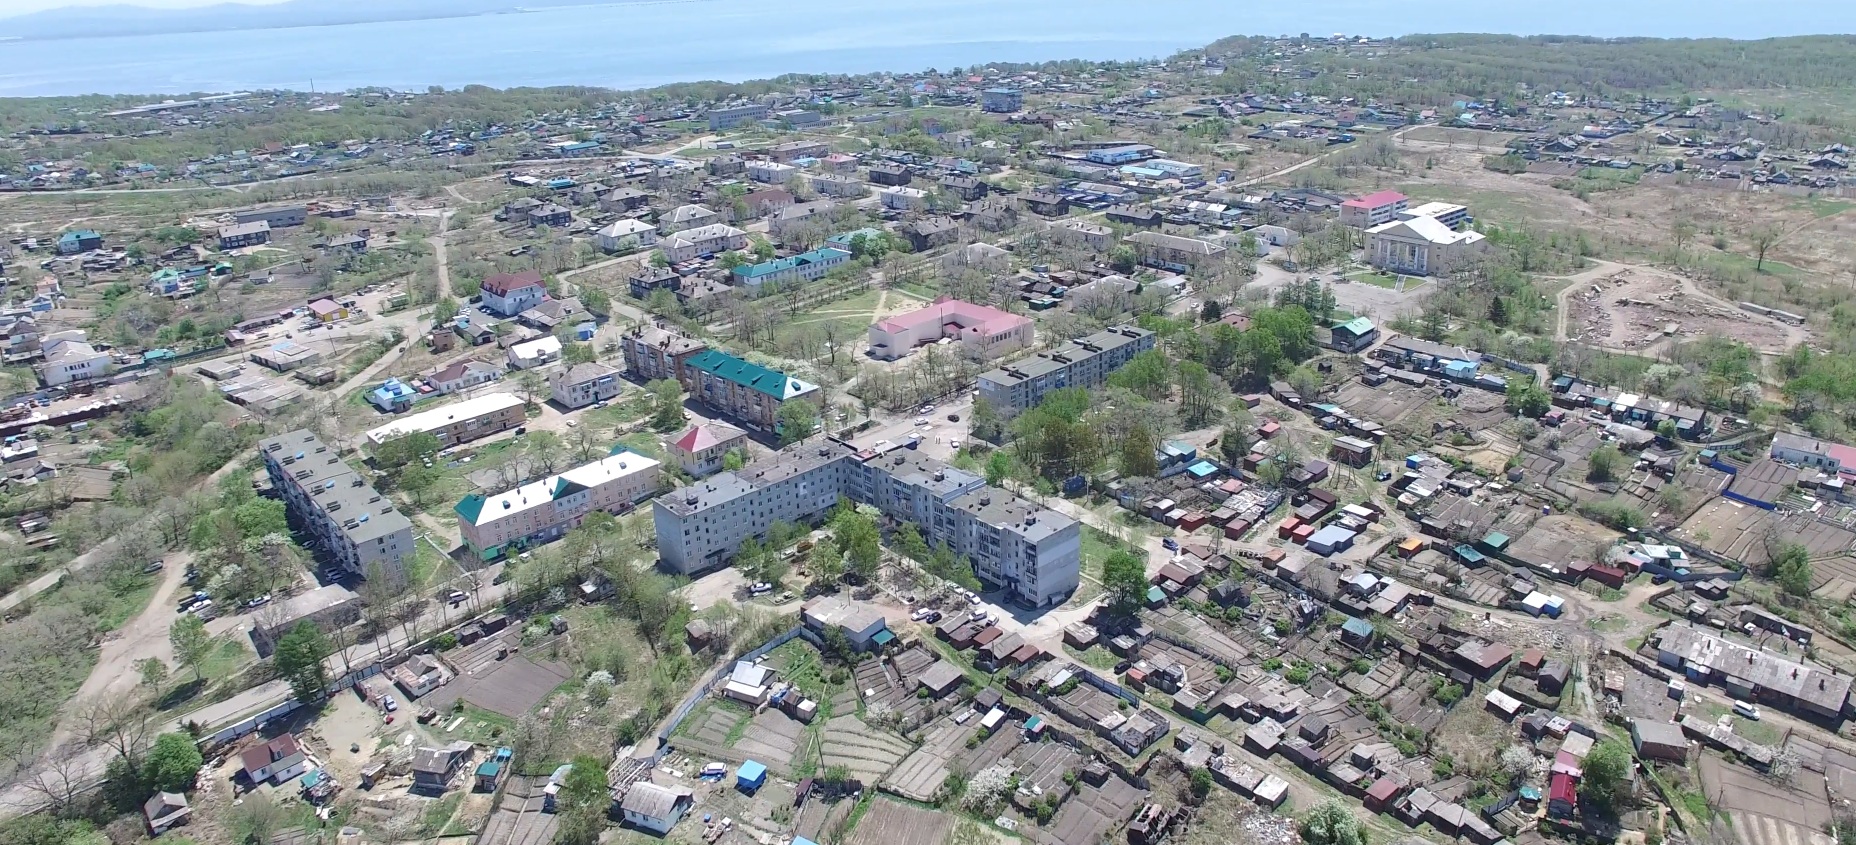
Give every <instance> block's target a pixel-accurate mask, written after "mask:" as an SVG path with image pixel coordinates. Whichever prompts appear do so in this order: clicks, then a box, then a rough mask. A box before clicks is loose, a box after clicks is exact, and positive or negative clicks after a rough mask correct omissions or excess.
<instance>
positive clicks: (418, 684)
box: [389, 654, 451, 699]
mask: <svg viewBox="0 0 1856 845" xmlns="http://www.w3.org/2000/svg"><path fill="white" fill-rule="evenodd" d="M389 674H390V675H392V676H393V683H394V685H395V686H398V687H399V688H400V690H401V691H402V692H404V693H406V696H407V697H408V698H415V699H416V698H419V697H420V696H423V695H429V694H430V693H431V692H432V690H435V689H438V688H439V687H441V686H444V683H445V681H447V680H450V678H451V673H450V672H447V671H446V670H445V667H444V664H442V663H439V662H438V658H436V657H433V656H432V655H429V654H415V655H413V656H412V657H409V658H407V659H406V660H405V662H403V663H401V664H400V665H398V666H395V667H393V670H392V671H391V672H390V673H389Z"/></svg>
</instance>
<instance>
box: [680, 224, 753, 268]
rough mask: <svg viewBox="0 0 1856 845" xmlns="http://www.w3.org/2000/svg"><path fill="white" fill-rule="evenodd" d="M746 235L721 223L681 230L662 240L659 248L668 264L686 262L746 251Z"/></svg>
mask: <svg viewBox="0 0 1856 845" xmlns="http://www.w3.org/2000/svg"><path fill="white" fill-rule="evenodd" d="M747 245H748V233H746V232H743V231H741V230H740V229H737V228H735V227H733V226H729V225H727V224H723V223H711V224H709V225H706V226H698V227H696V228H694V229H683V230H679V231H677V232H676V233H674V234H672V235H670V236H669V237H666V238H664V240H663V242H662V243H661V245H660V248H661V249H662V250H663V251H664V257H665V258H667V259H669V260H670V263H672V264H676V263H678V262H683V261H688V260H690V259H692V258H701V257H704V256H709V255H716V254H718V253H723V252H727V251H729V250H731V249H746V248H747Z"/></svg>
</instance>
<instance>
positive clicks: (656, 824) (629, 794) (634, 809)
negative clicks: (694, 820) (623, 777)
mask: <svg viewBox="0 0 1856 845" xmlns="http://www.w3.org/2000/svg"><path fill="white" fill-rule="evenodd" d="M695 803H696V799H695V798H694V797H693V793H691V792H690V790H689V789H687V788H685V787H675V788H672V787H668V786H658V785H657V784H655V783H652V782H650V781H648V780H643V781H639V782H637V783H634V784H632V785H631V786H630V787H629V788H627V789H626V790H625V798H624V800H621V801H620V802H619V812H620V814H621V815H622V816H624V818H625V823H626V824H629V825H631V826H633V827H636V828H638V829H640V830H648V831H650V832H652V833H655V834H657V835H659V836H664V835H666V834H669V833H670V829H671V828H672V827H674V826H675V825H676V823H677V822H678V821H681V820H682V818H683V814H684V813H687V812H689V810H690V807H692V806H694V805H695Z"/></svg>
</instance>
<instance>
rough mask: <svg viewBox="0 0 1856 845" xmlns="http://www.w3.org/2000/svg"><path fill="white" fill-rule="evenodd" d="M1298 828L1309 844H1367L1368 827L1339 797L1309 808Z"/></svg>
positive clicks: (1304, 840) (1303, 839) (1303, 838)
mask: <svg viewBox="0 0 1856 845" xmlns="http://www.w3.org/2000/svg"><path fill="white" fill-rule="evenodd" d="M1296 830H1297V831H1299V832H1300V833H1301V834H1302V841H1303V842H1306V843H1308V845H1367V841H1366V828H1365V827H1364V826H1362V825H1361V824H1360V819H1359V818H1358V817H1356V816H1355V815H1354V814H1353V810H1352V809H1350V808H1348V806H1347V805H1346V804H1344V803H1341V801H1340V800H1339V799H1337V798H1329V799H1327V800H1326V801H1322V802H1321V803H1319V804H1316V805H1315V806H1313V807H1311V808H1309V810H1308V812H1307V813H1304V814H1303V815H1302V820H1301V822H1300V823H1299V824H1297V825H1296Z"/></svg>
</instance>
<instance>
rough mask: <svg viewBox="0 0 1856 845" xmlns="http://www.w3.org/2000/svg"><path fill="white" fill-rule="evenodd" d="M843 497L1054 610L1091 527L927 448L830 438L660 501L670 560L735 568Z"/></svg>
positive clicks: (661, 547) (684, 569)
mask: <svg viewBox="0 0 1856 845" xmlns="http://www.w3.org/2000/svg"><path fill="white" fill-rule="evenodd" d="M840 497H844V498H849V499H851V500H853V501H857V502H862V503H865V504H869V505H873V506H875V507H876V508H877V509H878V510H881V511H882V512H883V514H884V516H886V517H888V518H890V519H892V520H895V521H896V522H898V523H910V524H913V525H915V526H917V527H918V528H919V529H920V530H921V532H922V537H923V539H925V540H927V541H928V543H929V544H930V545H934V544H938V543H943V542H945V543H947V545H948V548H950V549H952V550H953V551H954V553H955V554H956V555H959V556H960V557H961V558H962V559H964V560H967V561H969V562H970V563H971V564H972V566H973V572H974V574H975V575H978V576H979V578H980V579H981V580H982V581H984V582H986V583H988V584H992V585H997V586H1000V587H1003V588H1005V589H1007V590H1009V591H1010V592H1011V593H1012V594H1013V595H1014V596H1015V597H1016V598H1018V599H1019V600H1021V601H1022V602H1024V603H1026V604H1029V605H1032V606H1035V607H1045V606H1049V605H1053V604H1057V603H1060V602H1062V601H1063V600H1064V599H1065V598H1067V597H1068V596H1069V595H1070V594H1071V593H1072V592H1074V591H1075V590H1076V586H1077V583H1078V578H1079V577H1080V572H1081V561H1082V558H1081V555H1082V529H1081V526H1080V525H1079V524H1078V523H1077V522H1076V521H1075V520H1073V519H1070V518H1069V517H1066V516H1064V515H1062V514H1060V513H1057V512H1056V511H1052V510H1049V509H1047V508H1045V507H1043V506H1041V505H1037V504H1035V503H1032V502H1029V501H1026V500H1024V499H1021V498H1019V497H1017V496H1015V495H1013V494H1012V493H1010V492H1007V491H1005V490H1001V489H999V488H997V487H989V486H987V485H986V482H985V479H983V478H981V477H980V476H977V475H974V474H973V473H970V472H966V471H964V470H960V469H957V468H955V467H952V466H949V465H948V464H946V463H943V462H941V461H938V460H935V459H933V458H930V457H927V456H925V455H922V454H920V453H917V452H914V451H910V450H903V449H897V450H892V451H889V452H885V453H878V452H875V451H871V450H858V449H856V448H855V447H852V446H850V445H849V444H845V443H841V442H838V441H825V442H823V443H821V444H819V445H809V446H807V447H805V448H802V449H797V450H791V451H787V452H782V453H780V454H778V455H775V456H774V457H772V458H769V459H766V460H762V461H757V462H755V463H752V464H749V465H748V466H746V467H744V468H742V469H741V470H739V471H736V472H725V473H722V474H720V475H717V476H715V477H713V478H710V479H708V480H706V481H701V482H698V483H696V484H693V485H690V486H688V487H684V488H681V489H678V490H674V491H671V492H670V493H669V494H666V495H664V496H660V497H658V498H657V499H656V500H654V502H653V505H652V510H653V519H654V521H655V523H656V526H657V546H658V553H659V554H660V555H661V556H662V563H663V565H664V566H665V567H666V568H669V569H671V570H673V571H676V572H678V573H683V574H688V573H693V572H701V571H704V570H708V569H714V568H716V567H719V566H723V565H725V564H726V563H728V561H729V560H730V559H731V558H733V556H734V553H735V549H736V548H738V547H739V546H740V545H741V543H742V541H743V540H746V539H748V538H750V537H763V536H765V534H766V532H767V528H768V527H769V526H771V525H772V524H773V523H774V522H776V521H780V522H790V523H796V524H797V523H815V522H817V521H819V520H820V519H823V518H824V517H825V515H826V514H827V513H828V512H829V511H830V510H831V508H832V507H833V506H834V505H836V504H837V502H838V500H839V498H840Z"/></svg>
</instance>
